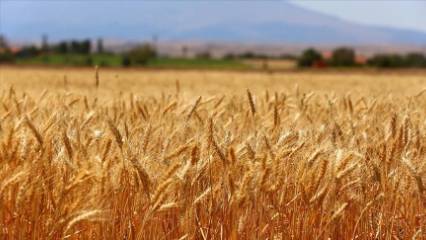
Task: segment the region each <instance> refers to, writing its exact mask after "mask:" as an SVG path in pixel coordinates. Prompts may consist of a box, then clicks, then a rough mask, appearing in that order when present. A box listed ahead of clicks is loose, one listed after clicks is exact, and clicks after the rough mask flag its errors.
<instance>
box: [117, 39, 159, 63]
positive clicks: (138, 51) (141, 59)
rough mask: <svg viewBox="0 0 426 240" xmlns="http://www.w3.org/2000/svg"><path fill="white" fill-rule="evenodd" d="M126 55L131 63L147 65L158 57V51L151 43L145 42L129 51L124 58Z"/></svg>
mask: <svg viewBox="0 0 426 240" xmlns="http://www.w3.org/2000/svg"><path fill="white" fill-rule="evenodd" d="M126 57H127V58H128V59H129V62H130V65H146V64H147V63H148V61H149V60H151V59H154V58H156V57H157V52H156V51H155V49H154V48H153V47H152V46H151V45H150V44H143V45H142V46H140V47H137V48H134V49H132V50H131V51H130V52H128V53H127V54H126V56H125V57H124V59H125V58H126ZM123 65H124V61H123Z"/></svg>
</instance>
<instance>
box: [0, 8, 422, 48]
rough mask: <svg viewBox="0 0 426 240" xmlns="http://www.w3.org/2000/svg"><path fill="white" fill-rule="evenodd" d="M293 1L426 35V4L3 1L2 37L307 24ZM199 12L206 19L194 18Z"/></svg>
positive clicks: (0, 14)
mask: <svg viewBox="0 0 426 240" xmlns="http://www.w3.org/2000/svg"><path fill="white" fill-rule="evenodd" d="M289 2H290V3H291V4H293V5H295V6H298V7H302V8H304V9H310V10H314V11H316V12H320V13H325V14H327V15H329V16H334V17H338V18H341V19H345V20H349V21H351V22H355V23H362V24H367V25H373V26H374V25H375V26H384V27H393V28H401V29H408V30H417V31H421V32H424V33H426V0H417V1H414V0H174V1H172V0H168V1H167V0H145V1H144V0H127V1H126V0H0V34H1V33H2V34H5V35H6V36H8V37H10V38H12V39H18V40H29V39H33V40H34V39H38V38H39V36H40V35H41V34H42V33H46V34H49V35H50V36H52V38H70V37H93V36H108V34H109V33H110V32H113V33H114V34H110V35H113V36H120V37H121V36H126V35H128V33H131V32H138V31H139V32H142V31H145V32H146V35H147V36H151V35H152V34H153V33H157V32H158V31H159V30H161V29H167V31H169V32H170V31H171V30H176V29H178V28H179V29H181V28H186V27H188V26H191V27H192V28H196V27H197V26H198V25H199V24H200V23H199V22H202V23H203V24H204V25H206V23H209V22H210V21H211V22H212V23H214V24H216V23H220V22H221V21H222V20H223V21H227V22H228V23H241V22H250V21H252V22H253V21H257V20H259V22H262V19H260V18H263V20H265V21H270V20H271V21H275V20H276V19H282V18H281V17H283V15H285V16H286V17H288V18H289V19H293V20H294V19H299V18H303V19H305V20H306V19H309V17H307V16H303V17H302V16H300V15H299V14H301V12H302V11H298V10H297V9H294V8H292V7H289V4H288V3H289ZM144 10H145V12H144ZM201 10H202V11H201ZM198 11H200V12H202V14H203V15H202V19H199V16H197V15H196V14H194V13H197V12H198ZM305 13H306V11H305ZM192 15H194V16H192ZM290 15H292V16H290ZM305 15H306V14H305ZM313 15H315V14H313ZM197 18H198V19H199V20H200V21H193V19H197ZM188 19H190V20H188ZM328 20H329V21H334V20H333V18H329V19H328ZM277 21H278V20H277ZM162 23H164V24H163V25H161V24H162ZM157 25H158V26H160V25H161V26H165V27H158V26H157ZM204 25H203V26H204ZM110 30H111V31H110ZM163 35H164V33H163ZM228 35H229V34H228Z"/></svg>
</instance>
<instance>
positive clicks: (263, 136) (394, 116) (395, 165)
mask: <svg viewBox="0 0 426 240" xmlns="http://www.w3.org/2000/svg"><path fill="white" fill-rule="evenodd" d="M425 87H426V75H425V74H424V73H422V72H417V73H416V72H411V73H408V72H392V73H384V72H382V73H374V72H365V73H363V72H315V71H312V72H288V73H275V74H267V73H261V72H225V71H218V72H212V71H172V70H170V71H143V70H131V69H130V70H120V69H115V70H114V69H109V70H103V69H101V70H100V71H99V72H98V73H95V71H94V70H92V69H56V70H53V69H50V70H49V69H42V68H22V69H21V68H11V67H2V68H1V69H0V101H1V106H0V209H1V210H0V236H1V238H2V239H328V238H331V239H425V238H426V122H425V119H426V92H425V91H424V90H423V89H424V88H425Z"/></svg>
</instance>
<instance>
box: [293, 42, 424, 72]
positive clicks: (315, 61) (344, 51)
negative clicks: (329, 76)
mask: <svg viewBox="0 0 426 240" xmlns="http://www.w3.org/2000/svg"><path fill="white" fill-rule="evenodd" d="M297 62H298V66H299V67H302V68H306V67H319V68H321V67H327V66H330V67H356V66H370V67H376V68H424V67H426V55H425V54H423V53H408V54H405V55H401V54H376V55H374V56H372V57H370V58H368V59H366V61H365V62H360V61H357V55H356V53H355V50H353V49H351V48H347V47H341V48H337V49H335V50H333V51H332V53H331V56H330V57H328V58H325V57H324V56H323V54H322V53H321V52H319V51H317V50H316V49H314V48H309V49H306V50H305V51H303V53H302V54H301V56H300V57H299V58H298V60H297Z"/></svg>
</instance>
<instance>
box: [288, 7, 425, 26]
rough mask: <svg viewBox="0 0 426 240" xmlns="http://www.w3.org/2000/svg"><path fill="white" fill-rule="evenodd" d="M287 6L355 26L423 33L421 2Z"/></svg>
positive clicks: (423, 16) (422, 8)
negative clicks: (313, 12)
mask: <svg viewBox="0 0 426 240" xmlns="http://www.w3.org/2000/svg"><path fill="white" fill-rule="evenodd" d="M290 2H292V3H294V4H296V5H298V6H301V7H304V8H308V9H312V10H316V11H319V12H322V13H327V14H330V15H334V16H338V17H340V18H342V19H347V20H351V21H354V22H358V23H365V24H374V25H380V26H390V27H398V28H407V29H412V30H420V31H423V32H426V1H425V0H417V1H413V0H291V1H290Z"/></svg>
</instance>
